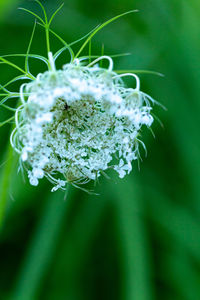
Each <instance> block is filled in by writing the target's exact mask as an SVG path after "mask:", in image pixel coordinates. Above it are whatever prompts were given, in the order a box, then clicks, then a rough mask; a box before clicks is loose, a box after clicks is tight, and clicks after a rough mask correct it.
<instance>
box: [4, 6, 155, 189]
mask: <svg viewBox="0 0 200 300" xmlns="http://www.w3.org/2000/svg"><path fill="white" fill-rule="evenodd" d="M37 3H39V4H40V6H41V7H42V8H43V6H42V5H41V3H40V2H39V1H37ZM26 11H27V10H26ZM43 11H44V8H43ZM57 12H58V10H57ZM31 13H32V12H31ZM34 15H35V14H34ZM122 15H124V14H122ZM122 15H119V16H117V17H114V18H113V19H111V20H110V21H112V20H115V19H116V18H118V17H120V16H122ZM53 16H55V14H53ZM53 16H52V17H51V19H50V20H49V21H48V19H47V17H46V13H45V19H44V20H43V19H41V18H40V17H38V18H39V20H40V22H41V23H42V25H43V26H44V27H45V30H46V39H47V52H48V59H47V58H45V57H42V56H40V55H31V54H29V50H30V46H31V42H32V38H33V34H34V30H35V26H36V23H35V25H34V29H33V34H32V36H31V41H30V44H29V47H28V51H27V53H26V55H25V70H23V69H21V68H19V67H18V66H16V65H14V64H13V63H10V62H9V61H7V60H6V59H4V58H1V61H3V62H4V63H7V64H10V65H11V66H14V67H15V68H17V69H18V70H20V71H21V72H22V73H23V75H22V76H20V77H17V78H14V79H13V80H12V81H11V82H13V81H16V80H18V79H24V78H25V79H29V80H30V81H29V82H28V83H24V84H22V85H21V87H20V92H19V93H15V94H14V95H15V97H19V100H20V105H19V106H18V108H17V109H16V112H15V117H14V118H15V128H14V130H13V132H12V134H11V138H10V140H11V145H12V147H13V148H14V149H15V150H16V151H17V152H18V154H19V159H20V166H21V167H22V168H24V169H25V170H27V173H28V178H29V181H30V184H31V185H34V186H37V185H38V183H39V179H42V178H43V177H47V178H48V179H49V180H50V181H51V182H52V183H53V185H54V187H53V189H52V191H56V190H57V189H59V188H61V189H65V187H66V184H67V183H71V184H73V185H76V186H77V185H79V184H83V183H86V182H88V181H90V180H96V179H97V178H98V177H99V176H100V175H101V174H102V173H103V174H104V173H105V171H106V170H107V169H113V170H115V171H116V172H117V173H118V174H119V177H120V178H123V177H124V176H125V175H126V174H129V173H130V171H131V170H132V161H133V160H136V159H138V158H139V142H141V141H140V140H139V134H140V130H141V127H142V126H143V125H144V126H147V127H150V126H151V124H152V122H153V117H152V115H151V110H152V107H151V104H152V103H153V102H154V100H153V99H152V98H151V97H150V96H148V95H147V94H145V93H143V92H142V91H141V90H140V80H139V78H138V76H137V75H136V74H133V73H130V72H129V73H124V74H121V75H119V74H118V73H117V72H116V71H113V60H112V58H111V57H110V56H106V55H104V56H101V57H98V58H96V59H95V60H93V61H92V62H91V57H90V56H88V57H82V58H81V57H79V55H80V53H81V51H82V50H83V48H84V47H85V46H86V44H87V43H88V42H89V41H90V40H91V38H92V37H93V36H94V34H95V33H96V32H97V31H98V30H100V29H101V28H103V27H104V26H105V25H107V24H108V23H109V22H110V21H109V22H108V21H107V22H105V23H104V24H102V25H101V26H100V27H99V29H98V28H97V29H95V30H94V31H92V32H91V33H90V35H89V37H88V38H87V40H86V42H84V44H83V45H82V46H81V48H80V50H79V51H78V54H77V55H74V53H73V50H72V49H71V47H70V46H69V45H68V44H66V43H65V42H64V47H63V48H61V49H60V50H59V51H58V52H56V53H55V54H54V55H53V54H52V52H51V51H50V42H49V26H50V24H51V22H52V18H53ZM36 17H37V15H36ZM51 32H53V31H51ZM53 34H55V33H54V32H53ZM56 37H58V36H57V35H56ZM61 41H62V42H63V40H61ZM64 50H69V52H70V54H71V61H70V62H69V63H68V64H66V65H64V66H63V68H62V69H59V70H57V69H56V65H55V61H56V58H57V57H58V56H59V55H60V54H61V53H62V52H63V51H64ZM29 57H34V58H36V59H41V60H42V61H44V62H45V63H46V64H47V66H48V70H47V71H46V72H44V73H40V74H38V75H37V76H36V77H35V76H33V75H32V74H31V73H30V71H29V65H28V58H29ZM88 59H89V62H87V61H88ZM101 60H108V62H109V66H108V68H103V67H101V66H100V65H99V62H100V61H101ZM125 76H131V77H133V79H134V80H135V82H136V85H135V87H127V86H126V85H125V83H124V80H123V78H124V77H125ZM6 86H7V85H6ZM1 89H3V91H4V92H5V93H7V94H8V95H7V96H6V97H5V100H6V99H7V98H9V97H10V98H11V97H13V93H12V92H9V91H8V90H7V89H6V88H5V86H4V87H2V88H1ZM3 101H4V100H3Z"/></svg>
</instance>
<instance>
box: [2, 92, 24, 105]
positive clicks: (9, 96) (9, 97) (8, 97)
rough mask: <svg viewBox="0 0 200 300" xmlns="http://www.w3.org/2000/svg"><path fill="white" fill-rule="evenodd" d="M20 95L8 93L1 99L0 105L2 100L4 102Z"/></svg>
mask: <svg viewBox="0 0 200 300" xmlns="http://www.w3.org/2000/svg"><path fill="white" fill-rule="evenodd" d="M19 96H20V95H19V94H12V95H8V96H6V97H4V98H3V99H1V101H0V105H2V104H3V103H4V102H6V100H8V99H11V98H18V97H19Z"/></svg>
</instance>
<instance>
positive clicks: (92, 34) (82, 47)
mask: <svg viewBox="0 0 200 300" xmlns="http://www.w3.org/2000/svg"><path fill="white" fill-rule="evenodd" d="M133 12H137V10H130V11H127V12H125V13H123V14H120V15H118V16H115V17H114V18H112V19H109V20H108V21H106V22H104V23H103V24H101V25H100V26H99V27H98V28H97V29H96V30H95V31H94V32H92V33H91V35H90V36H89V37H88V38H87V40H86V41H85V43H83V45H82V46H81V48H80V49H79V51H78V52H77V54H76V56H75V57H74V58H77V57H78V56H79V55H80V54H81V52H82V51H83V49H84V48H85V46H86V45H87V44H88V43H89V41H90V40H91V39H92V38H93V36H94V35H95V34H96V33H97V32H99V31H100V30H101V29H103V28H104V27H105V26H106V25H108V24H110V23H111V22H113V21H115V20H117V19H119V18H121V17H123V16H125V15H127V14H130V13H133Z"/></svg>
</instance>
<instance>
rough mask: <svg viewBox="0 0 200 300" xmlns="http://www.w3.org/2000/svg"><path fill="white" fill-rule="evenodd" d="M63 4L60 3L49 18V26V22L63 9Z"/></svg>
mask: <svg viewBox="0 0 200 300" xmlns="http://www.w3.org/2000/svg"><path fill="white" fill-rule="evenodd" d="M63 5H64V3H62V4H61V5H60V6H59V7H58V9H57V10H56V11H55V12H54V13H53V15H52V16H51V18H50V20H49V26H50V25H51V22H52V21H53V19H54V17H55V15H56V14H57V13H58V12H59V11H60V10H61V8H62V7H63Z"/></svg>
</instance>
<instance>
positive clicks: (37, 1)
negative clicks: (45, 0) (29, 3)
mask: <svg viewBox="0 0 200 300" xmlns="http://www.w3.org/2000/svg"><path fill="white" fill-rule="evenodd" d="M35 2H36V3H38V4H39V6H40V7H41V9H42V11H43V13H44V18H45V23H46V25H47V24H48V18H47V14H46V10H45V8H44V6H43V5H42V3H41V2H40V1H39V0H35Z"/></svg>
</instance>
